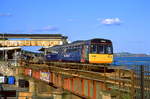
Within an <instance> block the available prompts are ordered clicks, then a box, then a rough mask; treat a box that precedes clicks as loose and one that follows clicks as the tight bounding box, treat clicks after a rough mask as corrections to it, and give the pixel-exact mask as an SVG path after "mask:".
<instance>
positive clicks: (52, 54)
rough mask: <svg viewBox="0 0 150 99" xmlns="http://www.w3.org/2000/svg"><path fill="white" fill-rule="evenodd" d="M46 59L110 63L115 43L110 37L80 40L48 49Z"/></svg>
mask: <svg viewBox="0 0 150 99" xmlns="http://www.w3.org/2000/svg"><path fill="white" fill-rule="evenodd" d="M48 52H49V53H48V54H47V55H45V60H46V61H63V62H64V61H65V62H79V63H96V64H97V63H98V64H110V63H112V62H113V45H112V41H111V40H109V39H101V38H94V39H90V40H78V41H74V42H72V43H68V44H65V45H57V46H53V47H50V48H49V49H48Z"/></svg>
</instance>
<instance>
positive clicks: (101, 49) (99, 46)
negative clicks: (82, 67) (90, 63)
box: [97, 45, 104, 54]
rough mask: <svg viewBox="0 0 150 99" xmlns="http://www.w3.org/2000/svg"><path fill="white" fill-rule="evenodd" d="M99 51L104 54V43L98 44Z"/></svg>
mask: <svg viewBox="0 0 150 99" xmlns="http://www.w3.org/2000/svg"><path fill="white" fill-rule="evenodd" d="M97 53H98V54H104V46H103V45H97Z"/></svg>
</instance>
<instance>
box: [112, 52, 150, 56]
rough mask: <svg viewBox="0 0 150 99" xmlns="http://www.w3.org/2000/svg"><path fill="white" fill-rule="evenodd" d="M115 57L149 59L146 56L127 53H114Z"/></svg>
mask: <svg viewBox="0 0 150 99" xmlns="http://www.w3.org/2000/svg"><path fill="white" fill-rule="evenodd" d="M114 56H115V57H150V55H148V54H143V53H141V54H133V53H129V52H120V53H114Z"/></svg>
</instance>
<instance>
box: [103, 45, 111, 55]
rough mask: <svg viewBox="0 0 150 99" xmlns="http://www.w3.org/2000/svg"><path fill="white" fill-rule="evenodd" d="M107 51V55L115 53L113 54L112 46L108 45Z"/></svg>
mask: <svg viewBox="0 0 150 99" xmlns="http://www.w3.org/2000/svg"><path fill="white" fill-rule="evenodd" d="M105 49H106V50H105V51H106V52H105V53H106V54H112V53H113V52H112V46H110V45H108V46H106V48H105Z"/></svg>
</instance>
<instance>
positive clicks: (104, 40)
mask: <svg viewBox="0 0 150 99" xmlns="http://www.w3.org/2000/svg"><path fill="white" fill-rule="evenodd" d="M97 41H101V42H107V43H111V40H109V39H102V38H94V39H90V40H77V41H74V42H72V43H68V44H64V45H56V46H53V47H62V46H63V47H67V46H70V45H74V46H77V45H82V44H86V43H88V42H97Z"/></svg>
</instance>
